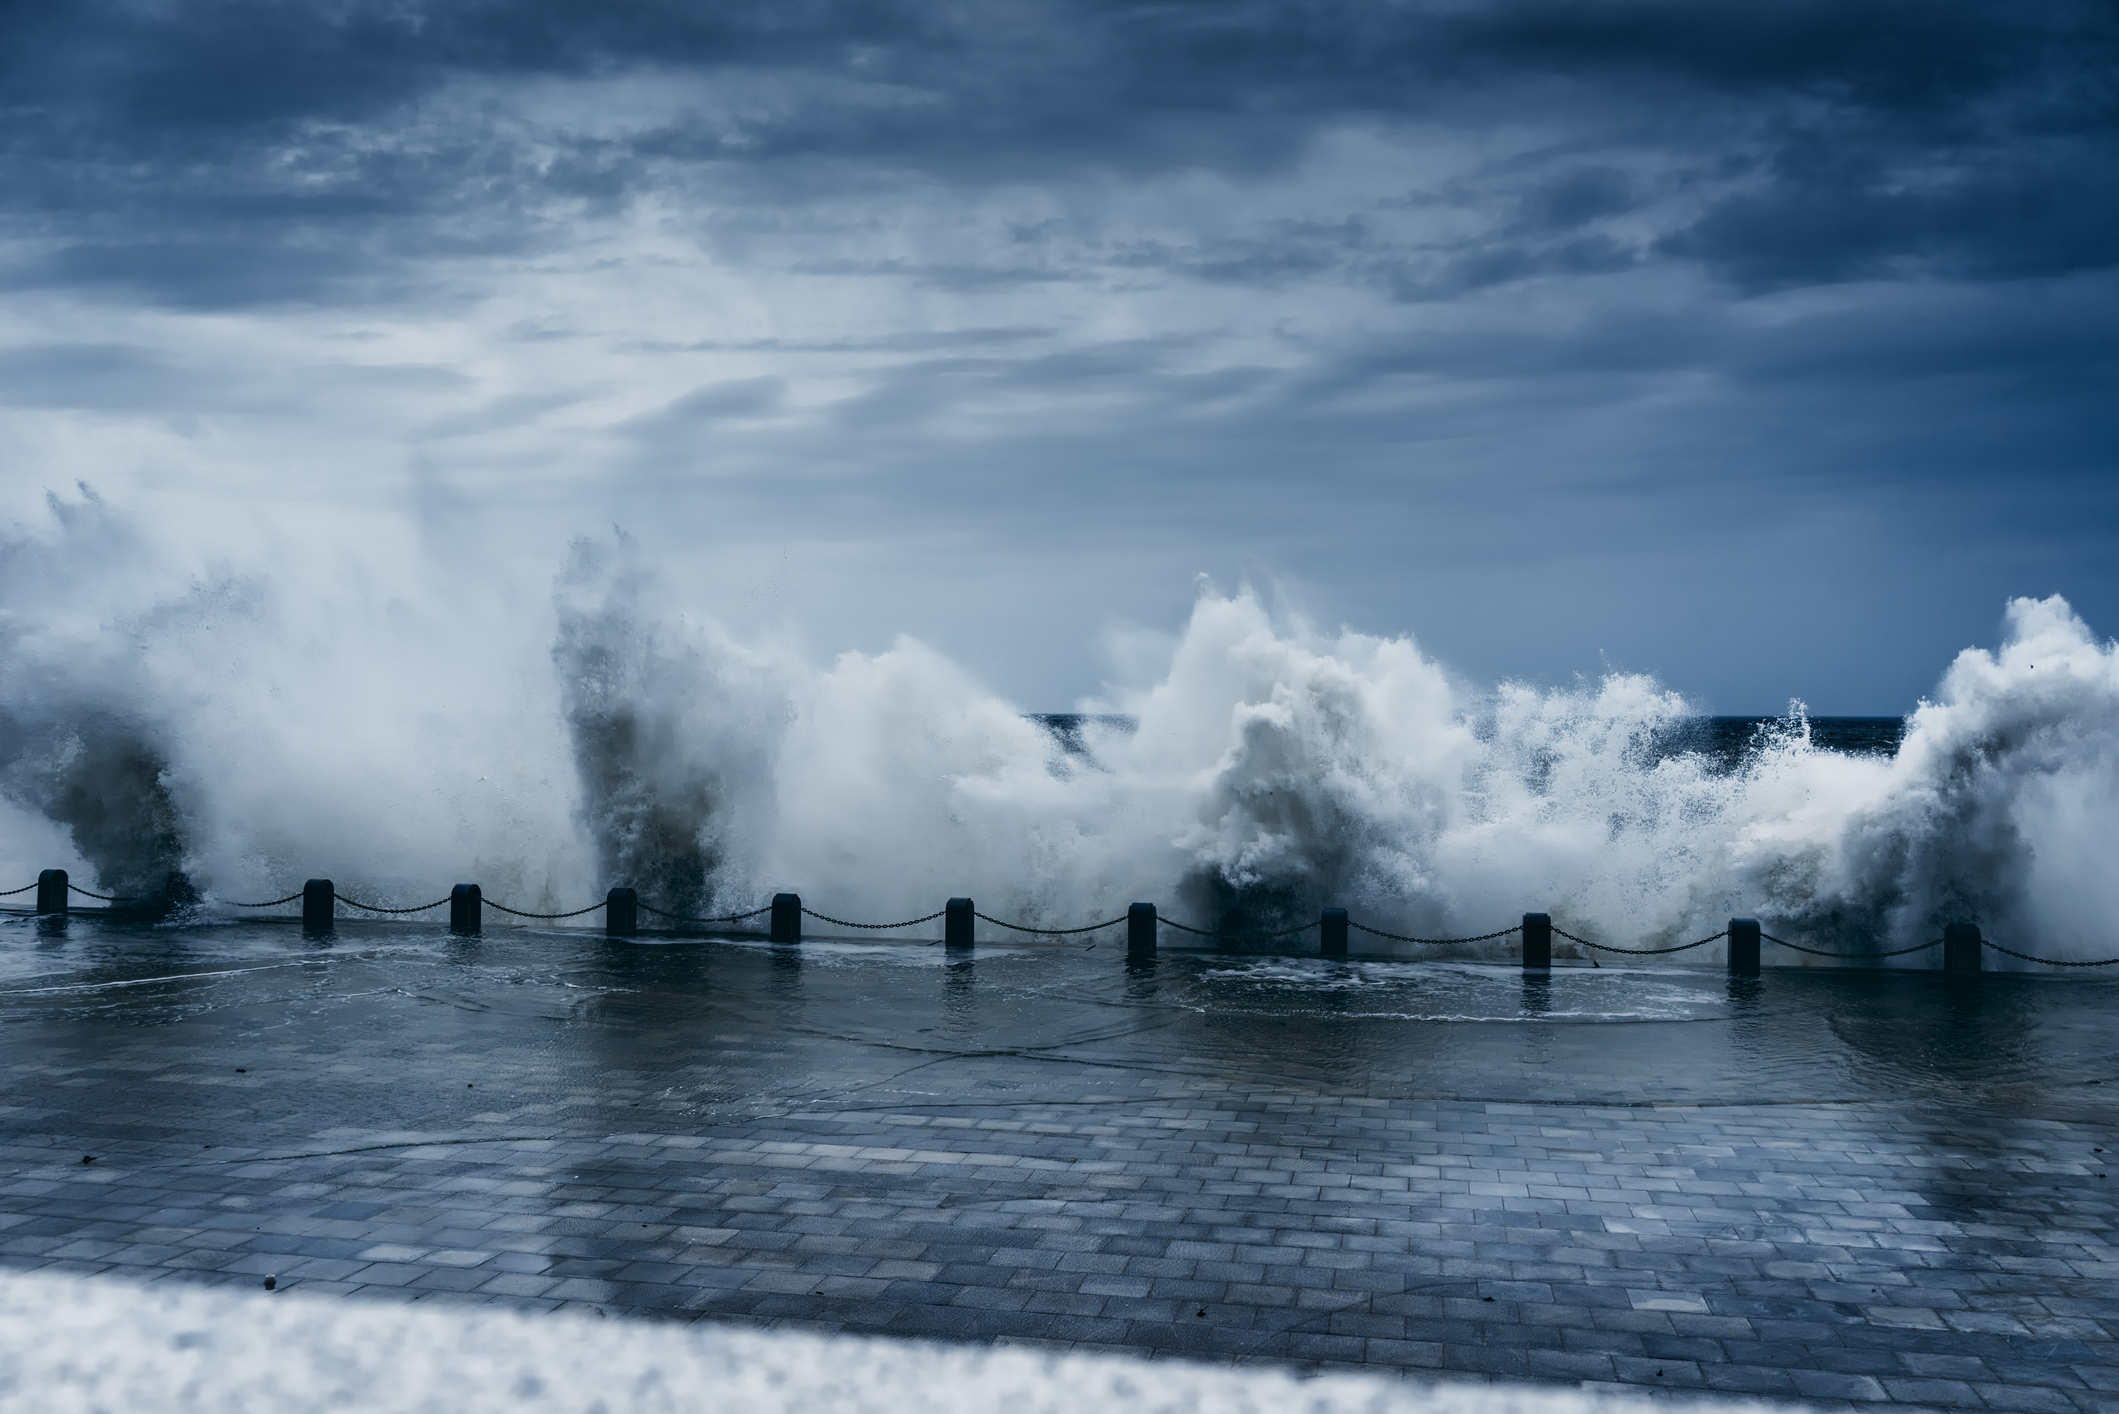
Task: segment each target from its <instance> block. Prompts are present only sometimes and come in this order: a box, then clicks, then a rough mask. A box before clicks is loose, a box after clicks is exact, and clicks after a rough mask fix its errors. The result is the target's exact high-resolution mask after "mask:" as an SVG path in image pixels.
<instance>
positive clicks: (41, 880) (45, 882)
mask: <svg viewBox="0 0 2119 1414" xmlns="http://www.w3.org/2000/svg"><path fill="white" fill-rule="evenodd" d="M37 912H39V913H64V912H66V871H65V870H64V869H47V870H45V871H44V872H43V873H41V874H39V875H38V876H37Z"/></svg>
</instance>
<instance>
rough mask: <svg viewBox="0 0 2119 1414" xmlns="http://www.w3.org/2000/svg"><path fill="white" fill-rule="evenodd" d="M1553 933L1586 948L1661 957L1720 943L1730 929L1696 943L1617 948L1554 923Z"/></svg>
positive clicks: (1633, 955)
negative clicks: (1581, 935) (1660, 946)
mask: <svg viewBox="0 0 2119 1414" xmlns="http://www.w3.org/2000/svg"><path fill="white" fill-rule="evenodd" d="M1552 935H1553V936H1554V937H1555V938H1565V939H1567V941H1568V942H1570V943H1579V944H1581V945H1582V946H1583V947H1585V948H1595V949H1596V950H1597V951H1598V952H1617V953H1625V954H1626V955H1627V956H1628V957H1661V956H1662V955H1663V954H1664V953H1671V952H1690V951H1691V950H1692V949H1694V948H1703V947H1706V946H1707V944H1709V943H1718V942H1720V941H1721V940H1722V939H1724V938H1726V937H1728V936H1729V930H1728V929H1727V928H1724V929H1723V930H1722V931H1721V932H1719V933H1716V934H1715V935H1714V936H1713V937H1710V938H1702V939H1700V940H1699V941H1698V942H1696V943H1679V944H1678V945H1677V946H1676V947H1674V948H1615V947H1612V946H1611V945H1610V944H1609V943H1592V942H1591V941H1589V939H1587V938H1578V937H1576V936H1575V935H1574V934H1572V933H1570V932H1568V931H1567V930H1566V929H1565V928H1562V927H1559V926H1558V925H1554V927H1553V930H1552ZM1591 961H1595V959H1593V958H1592V959H1591Z"/></svg>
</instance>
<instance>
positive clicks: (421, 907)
mask: <svg viewBox="0 0 2119 1414" xmlns="http://www.w3.org/2000/svg"><path fill="white" fill-rule="evenodd" d="M331 897H333V898H335V899H337V900H338V901H339V902H340V903H342V904H344V905H346V907H348V908H358V909H362V910H365V911H366V912H369V913H423V912H425V911H426V910H427V909H430V908H440V907H441V906H442V905H443V904H445V903H447V902H448V900H447V899H445V898H438V899H436V900H434V902H432V903H420V904H414V905H413V906H412V907H410V908H378V907H376V906H375V905H374V904H372V903H360V902H358V901H356V900H354V899H350V898H347V897H346V896H345V895H344V894H342V893H339V892H338V891H336V890H333V891H332V894H331Z"/></svg>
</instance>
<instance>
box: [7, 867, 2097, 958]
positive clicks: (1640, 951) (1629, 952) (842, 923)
mask: <svg viewBox="0 0 2119 1414" xmlns="http://www.w3.org/2000/svg"><path fill="white" fill-rule="evenodd" d="M64 877H65V875H64V871H60V870H54V871H50V876H49V886H50V887H52V888H54V889H63V892H61V894H60V895H59V903H60V906H56V907H45V906H43V900H44V898H45V896H44V895H41V894H40V896H39V903H40V907H39V909H38V910H37V912H38V913H40V914H60V915H63V914H64V913H65V912H66V910H65V908H64V907H63V902H64V895H65V894H67V893H74V894H80V895H81V896H83V897H85V898H92V899H95V900H97V901H98V902H101V903H111V904H145V903H152V902H153V900H151V899H143V898H141V897H137V896H129V895H121V894H99V893H96V892H95V891H93V890H91V889H84V888H82V887H81V886H80V885H78V884H75V883H73V882H71V881H66V882H65V883H64V884H63V886H62V884H61V882H60V881H61V880H63V879H64ZM44 884H45V881H42V880H40V881H38V882H35V883H28V884H24V885H22V886H21V887H20V888H14V889H4V890H0V898H12V897H14V896H15V895H17V894H26V893H28V892H30V891H31V890H32V889H37V888H40V887H41V886H43V885H44ZM312 887H316V888H329V887H330V886H329V885H328V883H327V882H326V881H323V880H314V881H312ZM466 889H468V890H469V891H470V893H471V895H472V899H471V903H472V906H473V907H474V909H475V908H479V907H483V908H491V909H494V910H496V911H498V912H501V913H505V914H508V915H509V916H511V917H515V918H526V919H530V920H533V921H536V922H557V921H561V920H564V919H569V918H580V917H582V916H584V915H586V914H590V913H594V912H596V911H597V910H599V909H606V910H608V909H613V908H615V907H616V906H617V900H618V896H619V895H620V894H624V895H626V898H627V902H626V905H625V906H626V907H627V908H628V909H632V908H638V909H639V910H641V911H643V912H646V913H649V914H652V915H654V916H656V917H658V918H662V919H665V920H667V921H669V922H671V923H675V924H684V925H695V926H713V925H719V924H728V923H741V922H745V921H747V920H749V919H752V918H757V917H759V916H761V915H763V914H767V913H776V911H777V909H778V907H779V905H777V904H772V903H768V904H762V905H760V906H759V907H757V908H753V909H750V910H747V911H745V912H741V913H724V914H718V915H714V916H712V917H696V916H693V915H690V914H682V913H673V912H670V911H668V910H666V909H661V908H656V907H655V906H653V905H652V904H646V903H638V902H637V897H636V896H635V895H634V894H633V891H632V890H630V889H614V890H612V891H611V896H610V897H609V898H606V899H604V900H603V901H601V902H598V903H592V904H589V905H587V906H586V907H583V908H577V909H573V910H571V911H568V912H564V913H536V912H531V911H529V910H526V909H519V908H512V907H510V906H509V905H507V904H504V903H499V902H496V901H495V900H492V899H487V898H483V897H482V896H480V895H479V891H478V890H477V889H476V888H475V886H469V885H465V886H459V890H458V893H459V894H461V893H462V892H463V891H464V890H466ZM310 895H311V890H310V889H308V888H305V889H301V890H298V891H296V892H294V893H291V894H286V895H283V896H282V897H280V898H275V899H265V900H262V901H260V902H257V903H249V902H244V901H241V900H234V899H224V900H219V901H218V902H220V903H221V904H222V905H223V906H225V907H229V908H242V909H260V908H278V907H281V906H283V905H285V904H290V903H294V902H295V901H297V900H301V901H302V902H303V903H304V904H305V910H304V917H305V919H306V918H307V917H308V913H307V908H306V905H308V904H309V903H310V902H311V897H310ZM782 898H783V899H786V900H787V901H788V902H790V903H792V904H793V911H794V912H795V913H798V914H800V915H802V916H805V917H809V918H814V919H816V920H817V921H818V922H820V923H829V924H831V925H832V926H833V927H837V928H852V929H857V930H859V931H862V932H879V933H880V932H895V931H897V930H898V929H901V928H916V927H918V926H919V925H920V924H922V923H932V922H933V921H935V920H936V919H937V918H942V917H945V916H947V915H948V913H949V912H950V910H949V909H946V908H945V909H938V910H937V911H935V912H933V913H927V914H922V915H921V916H919V917H918V918H907V919H904V920H902V921H901V922H896V923H858V922H855V921H853V920H852V919H847V918H836V917H833V916H832V915H831V914H828V913H820V912H818V911H817V910H816V909H813V908H808V907H804V906H802V905H801V904H800V903H799V901H798V900H797V899H796V898H795V897H794V896H791V895H783V896H782ZM329 901H330V902H334V903H342V904H345V905H346V906H347V907H349V908H354V909H358V910H360V911H361V912H363V913H372V914H379V915H383V916H385V917H403V916H407V915H410V914H415V913H425V912H427V911H428V910H430V909H436V908H440V907H442V906H443V905H445V904H455V903H459V902H461V900H460V899H459V898H457V897H456V896H453V895H452V896H451V897H448V898H438V899H436V900H434V901H433V902H432V903H420V904H413V905H411V906H409V907H403V908H399V907H392V906H388V905H383V904H373V903H364V902H362V901H361V900H359V899H355V898H349V897H347V896H346V895H345V894H342V893H339V892H338V891H337V890H336V889H331V891H330V893H329ZM957 902H958V904H960V905H968V903H969V900H958V901H957ZM0 911H5V912H9V913H24V914H26V913H28V912H29V910H27V909H14V908H10V909H6V910H0ZM325 912H326V913H328V912H329V910H328V908H326V910H325ZM1329 912H1330V913H1332V914H1336V915H1337V919H1338V926H1340V927H1341V930H1342V931H1341V932H1340V934H1339V942H1338V943H1337V944H1331V943H1330V938H1331V936H1332V935H1331V934H1330V933H1327V935H1326V937H1327V944H1328V946H1327V951H1328V952H1333V949H1334V948H1336V949H1337V951H1336V952H1333V955H1335V956H1338V955H1343V953H1344V941H1345V933H1344V929H1346V928H1351V929H1354V930H1356V931H1358V932H1362V933H1366V934H1368V935H1370V936H1371V937H1376V938H1382V939H1385V940H1387V941H1389V942H1394V943H1408V944H1413V945H1415V946H1420V947H1468V946H1474V945H1476V944H1480V943H1490V942H1495V941H1497V940H1499V939H1502V938H1507V937H1512V936H1515V935H1517V934H1520V933H1523V932H1524V931H1525V924H1515V925H1512V926H1510V927H1507V928H1498V929H1495V930H1494V931H1493V932H1491V933H1480V934H1476V935H1474V936H1470V937H1462V938H1422V937H1417V936H1414V935H1412V934H1407V933H1393V932H1389V931H1387V930H1385V929H1382V928H1377V927H1373V926H1371V925H1369V924H1366V923H1357V922H1355V921H1354V920H1352V919H1350V918H1346V917H1345V916H1344V913H1343V912H1341V911H1339V910H1330V911H1329ZM969 916H970V917H973V918H977V919H979V920H980V921H982V922H985V923H989V924H991V925H993V926H994V927H996V928H1005V929H1008V930H1009V931H1011V932H1016V933H1025V934H1029V935H1031V936H1033V937H1049V938H1063V937H1074V936H1078V935H1080V934H1083V933H1095V932H1099V931H1101V930H1103V929H1106V928H1115V927H1117V926H1119V925H1120V924H1122V923H1128V922H1129V918H1130V915H1121V916H1119V917H1117V918H1108V919H1105V920H1103V921H1102V922H1098V923H1085V924H1082V925H1081V926H1079V927H1071V928H1054V927H1045V926H1042V925H1037V924H1030V923H1014V922H1010V921H1009V920H1007V919H1005V918H996V917H994V916H993V915H992V914H989V913H980V912H977V911H976V910H975V909H974V910H970V915H969ZM628 917H630V914H628ZM1533 917H1535V916H1533ZM775 921H776V924H777V922H778V920H777V917H776V920H775ZM1528 921H1530V919H1528V918H1527V919H1526V922H1528ZM1738 921H1739V922H1745V923H1746V926H1748V927H1750V928H1752V929H1753V930H1754V933H1755V936H1756V937H1757V939H1758V940H1759V941H1760V942H1765V943H1772V944H1773V945H1774V946H1776V947H1783V948H1788V949H1790V950H1791V951H1794V952H1799V953H1806V954H1808V955H1809V956H1812V957H1822V958H1830V959H1832V960H1833V961H1836V962H1871V961H1881V960H1883V959H1885V958H1894V957H1906V956H1908V955H1910V954H1913V953H1918V952H1926V951H1927V950H1929V949H1930V948H1939V947H1944V946H1946V945H1947V946H1950V947H1953V948H1954V947H1956V946H1958V945H1959V942H1961V943H1962V944H1963V945H1965V946H1974V945H1976V946H1977V947H1978V948H1982V949H1989V948H1990V949H1992V950H1993V951H1995V952H1998V953H2001V954H2003V955H2005V956H2008V957H2013V958H2017V959H2020V960H2021V961H2024V962H2030V963H2036V964H2038V965H2039V966H2042V967H2070V968H2080V967H2115V966H2119V957H2107V958H2094V959H2087V960H2083V961H2075V960H2071V959H2066V958H2056V957H2040V956H2038V955H2037V954H2035V953H2027V952H2019V951H2018V950H2016V949H2015V948H2011V947H2004V946H2003V945H2002V944H2000V943H1997V942H1994V941H1992V940H1991V939H1988V938H1984V937H1979V936H1978V935H1977V930H1976V929H1971V928H1967V929H1965V930H1964V932H1965V933H1967V934H1969V935H1970V936H1967V937H1965V938H1962V939H1960V940H1955V941H1953V940H1952V939H1944V938H1936V939H1933V940H1931V941H1929V942H1924V943H1915V944H1913V945H1912V946H1910V947H1903V948H1890V949H1885V950H1882V951H1876V952H1848V951H1844V950H1841V949H1834V948H1816V947H1811V946H1809V945H1807V944H1804V943H1797V942H1792V941H1790V940H1789V939H1786V938H1777V937H1775V936H1773V935H1772V934H1771V933H1767V932H1764V931H1763V930H1760V929H1758V928H1757V925H1756V924H1752V923H1748V921H1746V920H1738ZM1148 926H1149V928H1150V929H1151V933H1150V936H1151V938H1152V930H1153V929H1154V928H1157V927H1168V928H1172V929H1175V930H1176V931H1178V932H1180V933H1185V934H1188V935H1190V936H1192V937H1198V938H1207V939H1211V940H1213V941H1215V942H1218V943H1270V942H1278V941H1280V940H1282V939H1286V938H1293V937H1297V936H1299V935H1301V934H1304V933H1307V932H1309V931H1310V930H1311V929H1313V928H1317V927H1319V926H1322V925H1321V924H1320V922H1309V923H1298V924H1296V925H1294V926H1293V927H1289V928H1281V929H1277V930H1274V931H1271V932H1258V933H1229V932H1222V931H1219V930H1217V929H1212V928H1195V927H1193V926H1192V925H1191V924H1189V923H1180V922H1178V921H1177V920H1176V919H1174V918H1163V917H1160V916H1158V915H1156V914H1154V913H1153V911H1152V910H1149V914H1148ZM1541 926H1542V927H1546V928H1549V929H1550V931H1551V935H1552V936H1554V937H1559V938H1565V939H1566V940H1567V941H1568V942H1571V943H1574V944H1576V945H1577V946H1578V947H1582V948H1585V949H1589V950H1592V951H1594V952H1602V953H1612V954H1618V955H1621V956H1625V957H1664V956H1668V955H1670V954H1672V953H1681V952H1690V951H1691V950H1692V949H1694V948H1702V947H1705V946H1707V945H1708V944H1709V943H1716V942H1720V941H1722V940H1724V939H1730V938H1733V936H1734V935H1733V934H1732V932H1731V931H1730V929H1723V930H1722V931H1721V932H1718V933H1713V934H1710V935H1708V936H1707V937H1704V938H1697V939H1694V940H1693V941H1692V942H1689V943H1679V944H1677V945H1675V946H1673V947H1664V948H1628V947H1620V946H1618V945H1616V944H1613V943H1600V942H1595V941H1592V940H1591V939H1589V938H1585V937H1582V936H1580V935H1579V934H1576V933H1571V932H1569V931H1567V930H1566V929H1564V928H1561V927H1558V926H1556V925H1552V924H1550V923H1541ZM1733 926H1734V925H1732V927H1733ZM627 929H628V931H630V930H631V924H630V923H628V924H627ZM778 932H779V929H778V927H777V926H776V928H775V935H776V936H777V935H778ZM1955 932H1956V930H1955V929H1953V930H1952V933H1953V938H1954V935H1955ZM965 936H967V937H968V936H969V935H968V934H966V935H965ZM1733 945H1734V944H1732V946H1733ZM1151 946H1152V943H1151ZM1541 947H1542V944H1541ZM1754 952H1755V950H1754ZM1542 955H1543V954H1542V953H1541V954H1540V956H1542ZM1589 960H1590V961H1591V962H1594V961H1595V960H1596V959H1595V958H1594V957H1591V958H1590V959H1589ZM1754 964H1755V957H1754ZM1527 965H1528V964H1527ZM1537 965H1539V966H1543V965H1544V964H1543V963H1539V964H1537ZM1951 965H1952V966H1953V967H1954V966H1955V965H1956V964H1954V963H1953V964H1951ZM1972 967H1973V970H1976V961H1975V962H1974V963H1973V964H1972Z"/></svg>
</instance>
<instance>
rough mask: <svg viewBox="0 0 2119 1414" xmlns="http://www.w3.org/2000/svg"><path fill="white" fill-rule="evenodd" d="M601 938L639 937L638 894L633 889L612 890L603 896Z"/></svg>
mask: <svg viewBox="0 0 2119 1414" xmlns="http://www.w3.org/2000/svg"><path fill="white" fill-rule="evenodd" d="M603 936H605V937H606V938H637V937H639V936H640V894H639V891H638V890H635V889H612V890H611V891H610V892H609V893H607V894H605V895H604V896H603Z"/></svg>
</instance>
